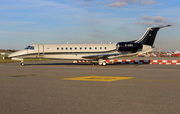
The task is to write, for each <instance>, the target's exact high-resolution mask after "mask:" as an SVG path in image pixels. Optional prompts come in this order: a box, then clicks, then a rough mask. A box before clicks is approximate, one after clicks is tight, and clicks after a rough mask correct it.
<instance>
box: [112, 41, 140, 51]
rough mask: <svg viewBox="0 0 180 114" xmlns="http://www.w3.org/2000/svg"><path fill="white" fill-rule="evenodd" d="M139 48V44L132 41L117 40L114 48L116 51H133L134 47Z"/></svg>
mask: <svg viewBox="0 0 180 114" xmlns="http://www.w3.org/2000/svg"><path fill="white" fill-rule="evenodd" d="M137 46H138V47H137ZM141 48H142V45H141V44H138V43H133V42H118V43H117V45H116V49H117V50H118V51H133V50H135V49H141Z"/></svg>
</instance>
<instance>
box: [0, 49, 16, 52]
mask: <svg viewBox="0 0 180 114" xmlns="http://www.w3.org/2000/svg"><path fill="white" fill-rule="evenodd" d="M16 51H18V50H14V49H7V50H5V49H0V52H8V53H11V52H16Z"/></svg>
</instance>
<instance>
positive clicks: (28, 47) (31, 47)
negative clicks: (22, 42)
mask: <svg viewBox="0 0 180 114" xmlns="http://www.w3.org/2000/svg"><path fill="white" fill-rule="evenodd" d="M25 49H30V50H34V46H27V47H26V48H25Z"/></svg>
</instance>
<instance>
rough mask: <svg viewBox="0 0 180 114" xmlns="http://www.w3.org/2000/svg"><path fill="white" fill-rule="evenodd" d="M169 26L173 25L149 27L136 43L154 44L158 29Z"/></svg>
mask: <svg viewBox="0 0 180 114" xmlns="http://www.w3.org/2000/svg"><path fill="white" fill-rule="evenodd" d="M168 26H171V25H167V26H162V27H153V28H151V27H149V28H148V29H147V30H146V32H145V33H144V35H143V36H142V37H141V38H140V39H138V40H136V41H135V42H134V43H140V44H145V45H150V46H153V44H154V41H155V38H156V34H157V32H158V30H159V29H160V28H163V27H168Z"/></svg>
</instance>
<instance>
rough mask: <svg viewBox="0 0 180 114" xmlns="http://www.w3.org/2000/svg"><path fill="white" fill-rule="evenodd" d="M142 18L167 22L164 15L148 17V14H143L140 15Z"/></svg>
mask: <svg viewBox="0 0 180 114" xmlns="http://www.w3.org/2000/svg"><path fill="white" fill-rule="evenodd" d="M142 19H146V20H153V21H155V22H168V21H167V19H166V18H165V17H162V16H155V17H150V16H146V15H144V16H143V17H142Z"/></svg>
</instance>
